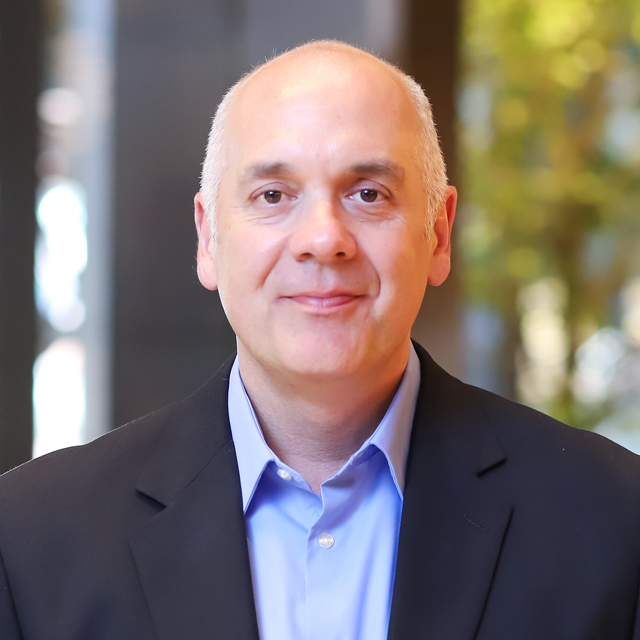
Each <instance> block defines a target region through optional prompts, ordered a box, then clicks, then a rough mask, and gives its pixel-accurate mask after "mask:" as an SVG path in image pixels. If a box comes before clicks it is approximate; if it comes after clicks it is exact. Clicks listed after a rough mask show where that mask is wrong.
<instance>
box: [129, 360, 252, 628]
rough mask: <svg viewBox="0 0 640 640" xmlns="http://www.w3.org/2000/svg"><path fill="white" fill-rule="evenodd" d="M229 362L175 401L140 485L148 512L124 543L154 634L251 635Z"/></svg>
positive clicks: (249, 593) (250, 589) (250, 603)
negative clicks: (231, 424)
mask: <svg viewBox="0 0 640 640" xmlns="http://www.w3.org/2000/svg"><path fill="white" fill-rule="evenodd" d="M229 368H230V367H226V368H225V369H224V370H223V371H221V372H219V373H218V374H216V376H214V378H212V380H211V381H210V382H209V383H207V385H205V387H203V388H202V389H201V390H199V391H198V392H196V394H194V395H193V396H192V397H191V398H189V399H187V400H186V401H185V402H183V403H180V404H178V405H176V408H175V411H174V412H173V415H172V417H171V419H170V422H169V424H168V425H167V427H166V430H165V434H164V436H163V439H162V441H161V442H160V444H159V446H158V448H157V449H156V450H155V451H154V453H153V455H152V457H151V459H150V460H149V463H148V464H147V466H146V468H145V471H144V473H143V474H142V476H141V477H140V479H139V481H138V484H137V489H138V491H139V492H140V493H141V494H142V496H144V497H142V496H141V499H142V500H145V501H146V502H147V504H148V505H149V509H150V510H151V512H152V513H155V515H152V517H150V518H149V519H148V520H146V521H145V522H143V523H142V524H141V525H139V526H138V527H136V528H135V529H134V530H133V531H131V532H130V535H129V542H130V546H131V549H132V552H133V555H134V558H135V562H136V565H137V567H138V573H139V578H140V581H141V583H142V587H143V589H144V593H145V596H146V598H147V602H148V604H149V609H150V612H151V616H152V618H153V621H154V624H155V628H156V631H157V634H158V637H159V638H160V640H175V639H176V638H189V639H190V640H205V639H206V640H213V639H214V638H224V639H225V640H258V628H257V622H256V615H255V606H254V599H253V589H252V584H251V571H250V565H249V556H248V551H247V542H246V532H245V525H244V515H243V512H242V498H241V491H240V481H239V476H238V468H237V463H236V456H235V450H234V447H233V442H232V440H231V431H230V428H229V420H228V415H227V390H228V373H229Z"/></svg>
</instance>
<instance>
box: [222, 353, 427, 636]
mask: <svg viewBox="0 0 640 640" xmlns="http://www.w3.org/2000/svg"><path fill="white" fill-rule="evenodd" d="M419 385H420V364H419V361H418V357H417V355H416V353H415V351H414V349H413V346H412V347H411V352H410V354H409V361H408V363H407V367H406V369H405V372H404V375H403V378H402V382H401V383H400V386H399V387H398V390H397V392H396V395H395V396H394V398H393V401H392V402H391V405H390V407H389V409H388V410H387V413H386V414H385V416H384V418H383V419H382V421H381V422H380V424H379V425H378V427H377V428H376V430H375V432H374V433H373V434H372V435H371V436H370V437H369V438H368V439H367V440H366V441H365V442H364V444H363V445H362V446H361V447H360V449H359V450H358V451H357V452H356V453H354V454H353V455H352V456H351V458H350V459H349V461H348V462H347V463H346V464H345V465H344V467H342V469H341V470H340V471H339V472H338V473H337V474H336V475H335V476H333V477H332V478H330V479H329V480H326V481H325V482H324V483H323V484H322V489H321V494H322V495H321V496H319V495H317V494H315V493H313V492H312V491H311V489H310V487H309V485H308V484H307V482H306V481H305V480H304V478H303V477H302V476H301V475H300V474H298V473H297V472H296V471H294V470H293V469H291V468H290V467H288V466H287V465H286V464H284V463H283V462H282V461H281V460H279V459H278V457H277V456H276V455H275V454H274V453H273V451H271V449H270V448H269V447H268V445H267V443H266V442H265V440H264V437H263V435H262V431H261V429H260V426H259V424H258V420H257V418H256V415H255V412H254V410H253V407H252V406H251V402H250V400H249V398H248V396H247V394H246V391H245V388H244V385H243V383H242V380H241V377H240V371H239V367H238V361H237V359H236V361H235V363H234V365H233V368H232V370H231V378H230V380H229V419H230V422H231V432H232V434H233V441H234V444H235V448H236V455H237V459H238V468H239V471H240V484H241V487H242V501H243V508H244V513H245V522H246V528H247V540H248V548H249V559H250V562H251V572H252V580H253V589H254V597H255V604H256V613H257V617H258V627H259V629H260V638H261V640H384V639H385V638H386V637H387V628H388V625H389V614H390V610H391V597H392V592H393V581H394V575H395V566H396V555H397V550H398V533H399V531H400V516H401V514H402V502H403V490H404V471H405V465H406V460H407V452H408V449H409V437H410V435H411V425H412V422H413V413H414V409H415V403H416V399H417V396H418V387H419Z"/></svg>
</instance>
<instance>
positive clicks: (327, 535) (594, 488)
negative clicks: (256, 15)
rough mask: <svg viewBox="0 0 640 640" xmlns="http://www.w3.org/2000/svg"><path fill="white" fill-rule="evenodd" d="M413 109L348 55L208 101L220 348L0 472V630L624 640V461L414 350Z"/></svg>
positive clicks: (434, 171) (627, 469)
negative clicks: (185, 384) (73, 436)
mask: <svg viewBox="0 0 640 640" xmlns="http://www.w3.org/2000/svg"><path fill="white" fill-rule="evenodd" d="M455 199H456V194H455V190H454V189H453V188H452V187H447V185H446V178H445V175H444V167H443V164H442V158H441V156H440V151H439V149H438V146H437V138H436V135H435V130H434V128H433V123H432V121H431V115H430V110H429V106H428V102H427V101H426V99H425V98H424V96H423V94H422V92H421V91H420V90H419V88H418V87H417V85H415V84H414V83H413V82H412V81H411V80H410V79H408V78H407V77H406V76H404V75H403V74H402V73H400V72H399V71H397V70H396V69H394V68H392V67H390V66H389V65H387V64H386V63H383V62H381V61H380V60H378V59H376V58H374V57H372V56H370V55H368V54H366V53H364V52H361V51H359V50H357V49H354V48H352V47H348V46H347V45H344V44H341V43H334V42H318V43H311V44H309V45H306V46H304V47H301V48H299V49H296V50H294V51H292V52H289V53H287V54H285V55H283V56H281V57H279V58H277V59H275V60H273V61H271V62H269V63H267V64H266V65H264V66H262V67H260V68H259V69H257V70H256V71H254V72H253V73H252V74H250V75H249V76H248V77H246V78H245V79H243V80H242V81H241V82H240V83H239V84H238V85H236V87H235V88H234V89H232V91H231V92H230V93H229V94H228V95H227V96H226V98H225V99H224V100H223V102H222V104H221V106H220V108H219V110H218V113H217V115H216V119H215V121H214V124H213V127H212V131H211V135H210V141H209V146H208V150H207V158H206V161H205V165H204V170H203V185H202V192H201V193H200V194H198V195H197V196H196V211H195V217H196V226H197V230H198V275H199V278H200V280H201V282H202V284H203V285H204V286H205V287H207V288H209V289H218V290H219V292H220V296H221V299H222V302H223V305H224V308H225V311H226V313H227V316H228V318H229V320H230V322H231V325H232V327H233V328H234V330H235V332H236V334H237V343H238V356H237V359H236V360H235V362H234V363H233V365H231V363H230V364H229V365H227V366H225V367H224V368H223V369H222V370H221V371H220V372H218V373H217V374H216V375H215V376H214V378H213V379H212V380H211V381H210V382H208V383H207V384H206V385H205V386H204V387H203V388H202V389H200V390H199V391H198V392H196V393H195V394H194V395H193V396H191V397H190V398H188V399H187V400H185V401H183V402H181V403H178V404H176V405H173V406H171V407H168V408H166V409H163V410H161V411H159V412H157V413H155V414H152V415H151V416H147V417H145V418H142V419H140V420H138V421H136V422H134V423H132V424H130V425H128V426H126V427H124V428H122V429H119V430H116V431H114V432H112V433H110V434H109V435H107V436H104V437H103V438H100V439H99V440H97V441H95V442H93V443H91V444H89V445H86V446H84V447H80V448H76V449H71V450H63V451H60V452H57V453H54V454H52V455H50V456H46V457H44V458H41V459H38V460H36V461H34V462H32V463H29V464H27V465H24V466H23V467H20V468H19V469H16V470H14V471H13V472H11V473H10V474H8V475H6V476H4V477H3V479H2V480H1V481H0V514H1V515H0V554H1V557H2V571H1V573H0V631H1V632H2V633H1V636H2V638H3V639H4V638H7V639H11V640H14V639H17V638H24V640H40V639H44V638H46V639H47V640H58V639H63V638H64V639H65V640H80V639H82V640H86V639H94V638H98V639H103V638H104V639H105V640H106V639H109V640H114V639H118V640H121V639H134V638H135V640H147V639H149V640H150V639H152V638H159V639H161V640H169V639H183V638H184V639H187V638H188V639H189V640H195V639H200V638H202V639H204V638H207V639H212V638H219V639H224V640H230V639H243V640H244V639H253V640H257V639H258V638H259V637H260V638H262V640H272V639H274V638H283V639H287V640H299V639H302V638H313V639H315V638H328V639H331V640H338V639H340V640H341V639H345V640H347V639H348V640H378V639H380V640H381V639H383V638H386V637H389V638H391V639H392V640H411V639H418V638H420V639H422V638H429V639H437V640H471V639H472V638H477V639H478V640H494V639H505V640H513V639H518V640H526V639H531V640H533V639H536V640H538V639H540V638H545V639H546V638H552V639H553V640H578V639H587V638H588V639H593V640H595V639H602V640H617V639H623V638H624V639H631V638H633V639H635V640H640V622H639V621H638V620H636V615H637V613H636V612H637V602H638V591H639V588H640V494H639V492H638V489H639V488H640V475H639V474H640V463H639V461H638V458H637V457H636V456H634V455H633V454H631V453H629V452H627V451H625V450H624V449H621V448H620V447H618V446H616V445H614V444H612V443H610V442H608V441H606V440H605V439H603V438H600V437H598V436H596V435H594V434H591V433H586V432H579V431H576V430H573V429H570V428H569V427H566V426H564V425H561V424H559V423H557V422H555V421H553V420H551V419H550V418H547V417H545V416H543V415H541V414H538V413H536V412H534V411H532V410H530V409H527V408H524V407H521V406H518V405H516V404H513V403H511V402H508V401H506V400H503V399H501V398H498V397H496V396H493V395H492V394H489V393H486V392H484V391H481V390H479V389H475V388H473V387H469V386H467V385H464V384H463V383H461V382H460V381H458V380H456V379H454V378H451V377H450V376H448V375H447V374H446V373H445V372H444V371H442V370H441V369H440V368H439V367H438V366H437V365H436V364H435V363H434V362H433V361H432V360H431V359H430V358H429V356H428V355H427V354H426V352H424V351H423V350H422V349H421V348H420V347H419V346H418V345H412V343H411V341H410V330H411V325H412V323H413V321H414V319H415V317H416V314H417V312H418V309H419V307H420V304H421V300H422V297H423V294H424V290H425V287H426V286H427V283H431V284H433V285H438V284H440V283H441V282H443V281H444V279H445V278H446V276H447V274H448V271H449V255H450V233H451V225H452V222H453V217H454V212H455Z"/></svg>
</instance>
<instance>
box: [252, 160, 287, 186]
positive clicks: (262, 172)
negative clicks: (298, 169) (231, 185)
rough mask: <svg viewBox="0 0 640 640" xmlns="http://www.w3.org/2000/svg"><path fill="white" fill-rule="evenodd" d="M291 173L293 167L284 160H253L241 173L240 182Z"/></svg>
mask: <svg viewBox="0 0 640 640" xmlns="http://www.w3.org/2000/svg"><path fill="white" fill-rule="evenodd" d="M291 173H293V167H292V166H291V165H290V164H287V163H286V162H255V163H254V164H251V165H249V166H248V167H247V168H246V169H245V170H244V171H243V173H242V182H250V181H251V180H261V179H264V178H273V177H274V176H283V175H288V174H291Z"/></svg>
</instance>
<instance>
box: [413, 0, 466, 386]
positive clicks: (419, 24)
mask: <svg viewBox="0 0 640 640" xmlns="http://www.w3.org/2000/svg"><path fill="white" fill-rule="evenodd" d="M406 11H407V13H406V17H405V24H406V25H407V29H406V40H405V47H404V56H403V61H402V66H403V67H404V69H405V70H406V71H407V72H408V73H410V74H411V75H412V76H413V77H414V78H415V79H416V80H417V81H418V82H419V83H420V84H421V85H422V88H423V89H424V90H425V93H426V94H427V96H429V99H430V100H431V103H432V105H433V114H434V119H435V121H436V126H437V128H438V134H439V136H440V141H441V143H442V148H443V151H444V157H445V161H446V163H447V170H448V174H449V181H450V183H451V184H453V185H456V181H457V175H456V138H455V119H456V109H455V101H456V82H457V77H458V60H459V57H458V37H459V23H460V0H449V1H447V2H437V1H434V0H432V1H431V2H426V1H425V0H407V4H406ZM460 315H461V312H460V282H459V275H458V271H457V264H456V260H455V237H454V261H453V268H452V272H451V275H450V276H449V278H448V279H447V281H446V282H445V284H443V285H442V286H440V287H437V288H435V287H429V288H428V289H427V295H426V296H425V301H424V304H423V306H422V310H421V312H420V315H419V316H418V321H417V322H416V326H415V327H414V336H415V337H416V338H417V340H418V341H419V342H421V343H422V344H423V345H424V346H425V347H426V348H427V349H428V350H429V351H430V352H431V354H432V355H433V356H434V358H435V359H436V360H437V361H438V362H439V363H440V364H442V365H443V366H444V367H445V368H446V369H447V370H448V371H450V372H451V373H453V374H455V375H461V374H462V369H463V366H462V357H463V354H462V328H461V324H462V323H461V319H460Z"/></svg>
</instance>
